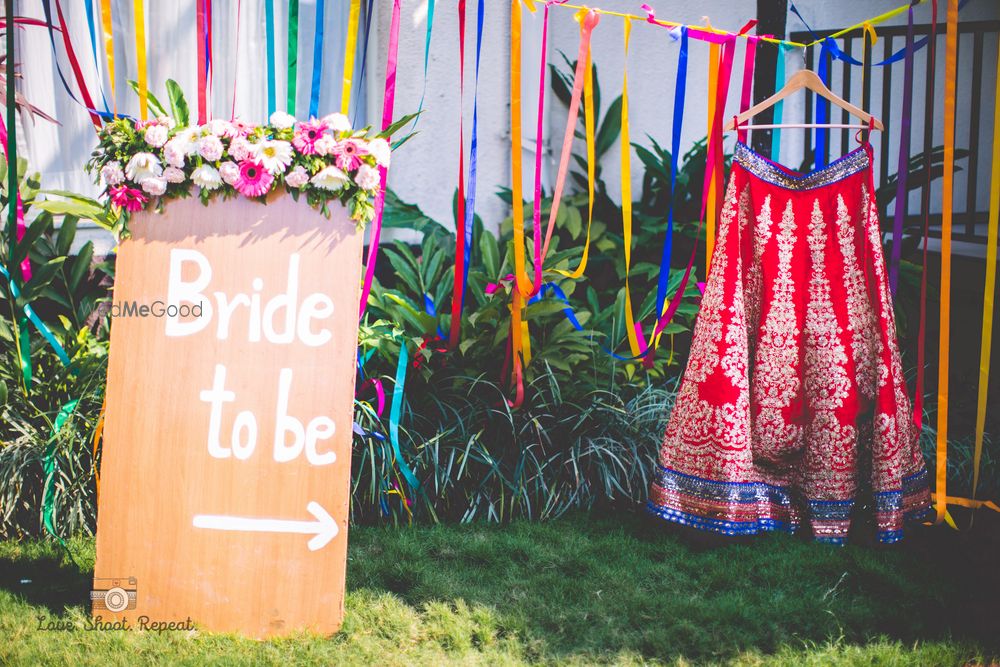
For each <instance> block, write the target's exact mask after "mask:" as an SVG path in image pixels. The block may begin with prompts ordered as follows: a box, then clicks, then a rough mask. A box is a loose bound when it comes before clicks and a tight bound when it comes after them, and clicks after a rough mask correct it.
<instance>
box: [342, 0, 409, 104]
mask: <svg viewBox="0 0 1000 667" xmlns="http://www.w3.org/2000/svg"><path fill="white" fill-rule="evenodd" d="M395 4H396V3H395V2H394V3H393V12H394V13H395V11H396V9H395ZM360 18H361V0H351V12H350V14H349V15H348V19H347V35H346V36H345V40H344V81H343V84H341V87H340V113H342V114H344V115H345V116H346V115H347V112H348V110H349V109H350V108H351V87H352V86H353V84H354V54H355V52H356V51H357V46H358V21H359V20H360Z"/></svg>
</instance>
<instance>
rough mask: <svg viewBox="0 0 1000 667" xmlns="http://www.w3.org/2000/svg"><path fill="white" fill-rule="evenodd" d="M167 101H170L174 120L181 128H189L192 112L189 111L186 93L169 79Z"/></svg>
mask: <svg viewBox="0 0 1000 667" xmlns="http://www.w3.org/2000/svg"><path fill="white" fill-rule="evenodd" d="M167 99H169V100H170V112H171V115H173V117H174V120H176V121H177V124H178V125H179V126H181V127H187V125H188V123H189V121H190V116H191V112H190V110H189V109H188V104H187V100H186V99H184V91H182V90H181V87H180V85H178V83H177V82H176V81H174V80H173V79H167Z"/></svg>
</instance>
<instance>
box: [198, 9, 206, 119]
mask: <svg viewBox="0 0 1000 667" xmlns="http://www.w3.org/2000/svg"><path fill="white" fill-rule="evenodd" d="M195 2H196V7H195V21H196V22H197V24H198V25H197V33H198V36H197V39H196V40H195V41H197V42H198V43H197V51H198V74H197V79H198V124H199V125H202V124H204V123H206V122H207V121H208V110H207V106H208V104H207V100H208V54H207V50H208V25H207V23H206V20H205V14H206V7H205V4H206V0H195Z"/></svg>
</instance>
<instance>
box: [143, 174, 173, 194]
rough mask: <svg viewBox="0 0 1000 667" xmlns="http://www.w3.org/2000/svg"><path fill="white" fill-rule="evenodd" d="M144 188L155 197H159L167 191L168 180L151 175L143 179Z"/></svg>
mask: <svg viewBox="0 0 1000 667" xmlns="http://www.w3.org/2000/svg"><path fill="white" fill-rule="evenodd" d="M142 189H143V190H145V191H146V192H148V193H149V194H151V195H153V196H154V197H158V196H159V195H162V194H163V193H164V192H166V191H167V182H166V180H164V179H162V178H157V177H149V178H146V179H143V181H142Z"/></svg>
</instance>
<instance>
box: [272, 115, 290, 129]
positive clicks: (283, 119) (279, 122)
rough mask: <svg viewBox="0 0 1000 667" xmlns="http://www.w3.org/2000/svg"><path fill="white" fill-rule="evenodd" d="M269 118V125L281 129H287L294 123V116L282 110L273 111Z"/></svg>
mask: <svg viewBox="0 0 1000 667" xmlns="http://www.w3.org/2000/svg"><path fill="white" fill-rule="evenodd" d="M269 120H270V121H271V125H274V126H275V127H277V128H279V129H282V130H287V129H288V128H290V127H292V126H293V125H295V116H293V115H292V114H290V113H285V112H284V111H275V112H274V113H273V114H271V118H270V119H269Z"/></svg>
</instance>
